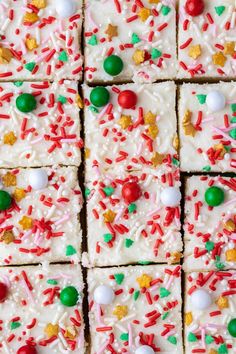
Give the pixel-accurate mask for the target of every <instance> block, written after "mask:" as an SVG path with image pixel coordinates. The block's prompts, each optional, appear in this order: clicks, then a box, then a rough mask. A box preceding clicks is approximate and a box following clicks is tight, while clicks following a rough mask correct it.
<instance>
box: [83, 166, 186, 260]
mask: <svg viewBox="0 0 236 354" xmlns="http://www.w3.org/2000/svg"><path fill="white" fill-rule="evenodd" d="M86 187H87V188H86V196H87V227H88V236H87V237H88V256H89V263H91V264H92V265H97V266H106V265H118V264H128V263H137V262H141V261H152V262H163V263H166V262H169V263H178V262H179V261H180V257H181V253H180V252H181V250H182V240H181V234H180V199H181V193H180V190H179V187H180V180H179V172H178V170H172V171H169V172H166V173H163V172H161V171H160V172H159V173H156V174H154V173H153V174H146V173H141V172H133V173H130V174H128V173H122V174H109V173H107V174H106V175H104V176H102V177H101V178H100V179H97V180H94V181H92V182H88V183H87V185H86Z"/></svg>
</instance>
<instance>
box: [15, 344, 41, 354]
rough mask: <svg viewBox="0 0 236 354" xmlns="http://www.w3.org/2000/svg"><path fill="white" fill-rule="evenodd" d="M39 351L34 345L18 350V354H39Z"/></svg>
mask: <svg viewBox="0 0 236 354" xmlns="http://www.w3.org/2000/svg"><path fill="white" fill-rule="evenodd" d="M37 353H38V352H37V350H36V348H35V347H34V346H32V345H24V346H23V347H20V349H18V350H17V354H37Z"/></svg>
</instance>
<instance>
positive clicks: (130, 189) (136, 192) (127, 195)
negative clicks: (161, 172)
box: [121, 182, 142, 204]
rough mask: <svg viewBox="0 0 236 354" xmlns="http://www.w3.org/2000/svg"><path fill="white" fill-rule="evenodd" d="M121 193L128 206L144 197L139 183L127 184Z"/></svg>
mask: <svg viewBox="0 0 236 354" xmlns="http://www.w3.org/2000/svg"><path fill="white" fill-rule="evenodd" d="M121 193H122V197H123V198H124V200H125V202H126V203H128V204H130V203H133V202H135V201H136V200H138V199H139V198H140V197H141V195H142V192H141V189H140V187H139V185H138V183H137V182H127V183H125V184H124V185H123V187H122V191H121Z"/></svg>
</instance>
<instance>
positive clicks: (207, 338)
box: [205, 335, 214, 344]
mask: <svg viewBox="0 0 236 354" xmlns="http://www.w3.org/2000/svg"><path fill="white" fill-rule="evenodd" d="M205 340H206V344H211V343H213V342H214V338H213V337H212V336H209V335H206V338H205Z"/></svg>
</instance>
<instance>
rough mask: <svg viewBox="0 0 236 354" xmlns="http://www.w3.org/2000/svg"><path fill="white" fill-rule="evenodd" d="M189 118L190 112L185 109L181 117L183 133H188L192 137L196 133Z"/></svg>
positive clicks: (190, 116)
mask: <svg viewBox="0 0 236 354" xmlns="http://www.w3.org/2000/svg"><path fill="white" fill-rule="evenodd" d="M191 118H192V113H191V112H190V111H189V110H187V111H186V112H185V114H184V117H183V121H182V127H183V130H184V134H185V135H190V136H192V137H194V136H195V134H196V129H195V127H194V125H193V124H192V122H191Z"/></svg>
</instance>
